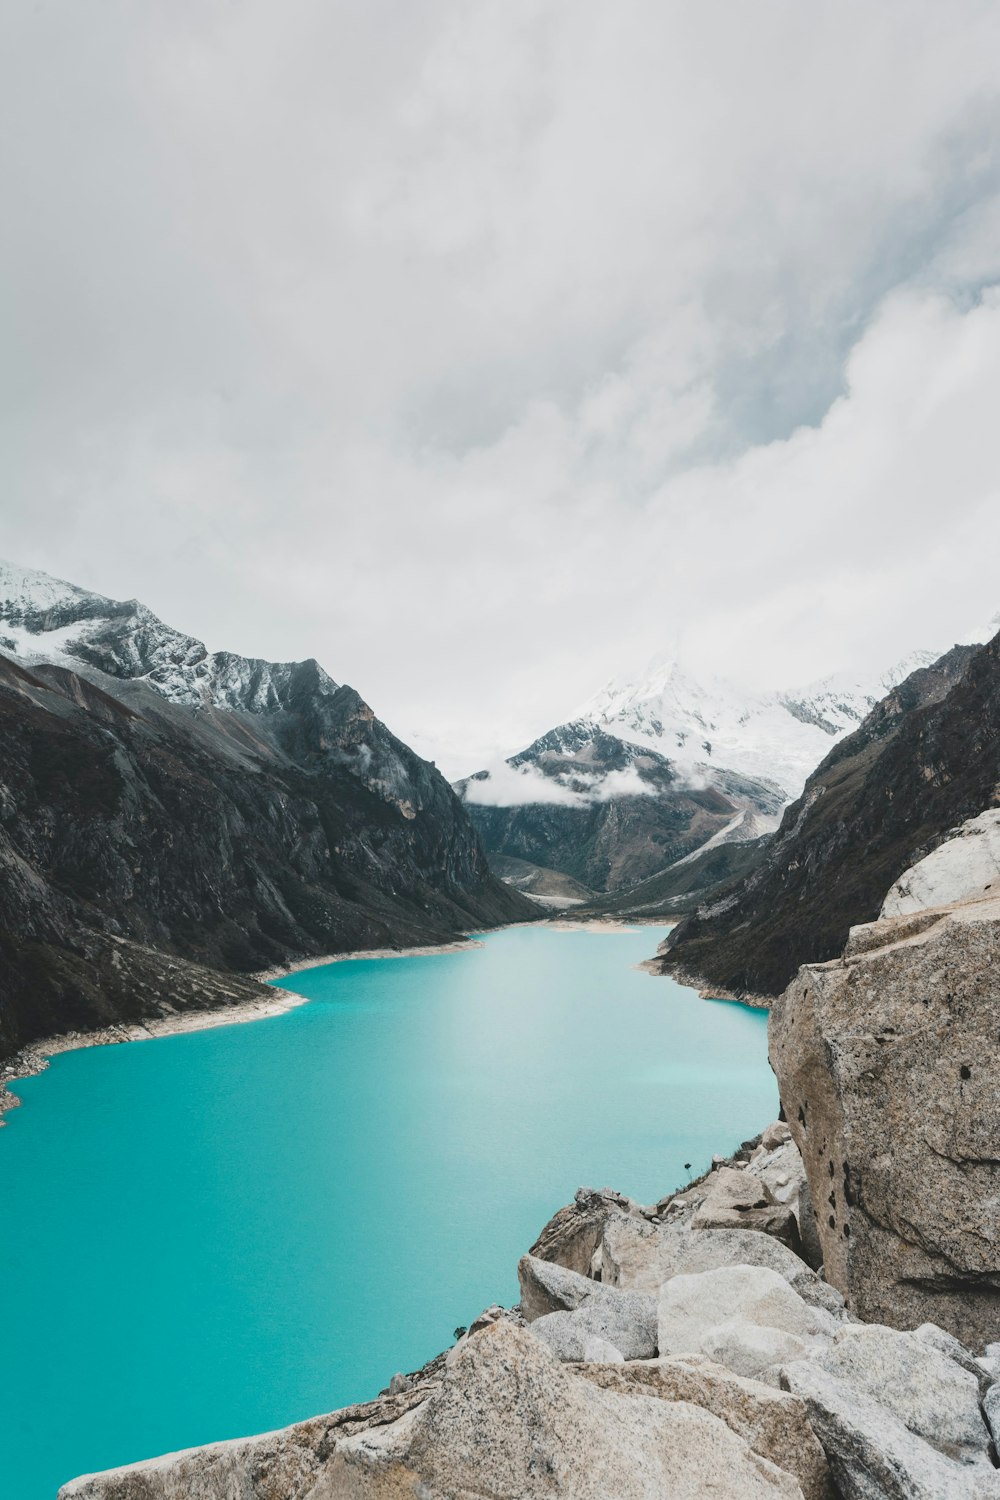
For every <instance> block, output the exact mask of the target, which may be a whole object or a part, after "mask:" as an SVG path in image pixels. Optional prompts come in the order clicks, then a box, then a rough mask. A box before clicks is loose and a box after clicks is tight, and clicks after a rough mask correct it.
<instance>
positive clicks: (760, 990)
mask: <svg viewBox="0 0 1000 1500" xmlns="http://www.w3.org/2000/svg"><path fill="white" fill-rule="evenodd" d="M998 801H1000V635H998V636H995V637H994V639H993V640H992V641H990V642H989V643H988V644H987V645H986V646H983V647H976V646H956V647H954V648H953V649H952V650H951V651H949V652H947V653H946V654H945V655H944V656H943V657H941V659H940V660H939V661H938V662H936V663H935V664H934V665H933V666H931V667H923V668H920V669H919V670H917V671H915V672H913V673H911V675H910V676H909V677H907V678H906V680H905V681H904V682H902V683H901V684H899V686H897V687H895V688H894V689H893V690H892V691H891V692H890V693H889V694H888V695H887V696H886V697H885V698H884V699H883V700H882V701H881V703H879V704H878V705H877V706H876V707H875V708H874V709H873V710H872V712H871V713H870V714H869V715H868V717H867V718H866V719H865V721H864V723H863V724H862V725H861V726H860V728H858V729H857V730H855V732H854V733H853V734H851V735H849V736H848V737H847V738H846V739H844V740H842V741H841V742H840V743H839V744H837V745H836V746H835V747H834V748H833V750H832V751H831V752H830V754H829V755H828V756H827V758H826V759H825V760H824V761H823V763H822V764H821V765H820V766H819V767H818V768H817V770H816V771H815V772H814V773H813V775H812V776H810V777H809V779H808V781H807V782H806V786H805V790H804V792H803V795H802V796H801V797H800V798H799V799H798V800H797V801H796V802H794V803H793V804H792V805H791V806H790V807H789V808H787V809H786V811H785V815H784V817H783V819H782V823H781V827H780V829H779V830H778V833H777V834H776V835H775V837H774V838H773V840H771V842H770V844H769V846H768V848H767V849H766V851H765V853H764V856H763V859H762V861H761V862H760V863H759V864H758V865H757V867H756V868H755V869H753V870H752V871H750V873H749V874H747V875H746V876H745V877H744V878H743V879H742V880H737V881H736V882H735V883H732V884H731V885H730V886H728V887H727V888H725V889H724V890H723V891H722V892H721V893H720V894H719V895H718V896H717V897H714V898H712V899H710V900H708V901H706V902H704V903H703V904H702V905H700V906H698V907H697V908H696V909H695V910H694V911H693V912H692V913H691V914H690V915H689V916H688V917H687V918H686V919H685V920H684V921H683V922H682V923H681V924H680V925H679V926H678V927H677V928H676V929H675V930H674V932H673V933H672V934H671V937H670V940H669V946H668V949H667V951H666V953H665V955H664V956H663V957H662V958H661V960H660V961H659V962H660V967H661V969H663V970H666V971H672V972H680V973H684V974H687V975H691V976H695V977H696V979H697V982H699V983H700V984H702V985H703V986H704V987H707V988H710V989H718V990H721V991H723V992H727V993H732V994H758V995H764V996H770V995H776V994H778V993H779V992H780V991H781V990H782V989H783V988H784V987H785V985H786V984H788V982H789V981H790V980H791V978H792V977H793V976H794V974H795V973H796V971H797V969H798V968H799V966H800V965H801V964H803V963H817V962H824V961H826V960H828V959H833V958H835V957H837V956H838V955H839V954H840V952H841V951H842V950H843V947H844V944H845V942H846V940H847V937H848V934H849V932H850V929H851V928H852V927H854V926H856V925H858V924H861V923H865V922H871V921H874V920H875V919H876V918H877V917H878V915H879V911H880V908H881V905H882V902H883V899H884V897H885V893H886V891H887V890H889V888H890V887H891V886H892V885H893V882H894V881H896V880H898V879H899V877H900V876H901V875H902V874H903V873H904V871H906V870H907V869H909V867H910V866H911V865H913V864H915V863H916V862H917V861H918V860H920V859H921V858H923V857H924V856H925V855H926V854H927V853H929V852H930V851H931V850H932V849H934V848H935V847H936V846H937V845H938V844H940V843H941V842H942V841H943V840H944V839H945V838H947V837H948V835H949V833H950V831H951V830H952V829H954V828H955V827H956V826H957V825H958V824H960V823H963V822H965V821H966V820H967V819H969V818H973V817H976V816H977V815H978V814H980V813H982V812H983V811H984V809H986V808H989V807H991V806H995V805H996V804H997V803H998Z"/></svg>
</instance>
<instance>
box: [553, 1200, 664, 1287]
mask: <svg viewBox="0 0 1000 1500" xmlns="http://www.w3.org/2000/svg"><path fill="white" fill-rule="evenodd" d="M638 1212H639V1208H638V1205H637V1204H635V1203H633V1201H632V1199H631V1198H626V1197H625V1196H624V1194H622V1193H616V1192H614V1191H613V1189H611V1188H601V1189H600V1190H598V1189H595V1188H580V1189H579V1190H578V1192H577V1194H576V1197H575V1198H574V1199H573V1202H572V1203H569V1204H567V1206H566V1207H565V1208H561V1209H560V1210H559V1212H558V1213H557V1214H553V1216H552V1218H551V1219H550V1220H549V1222H548V1223H547V1224H546V1226H545V1228H544V1229H543V1230H542V1232H541V1234H540V1235H539V1236H538V1238H537V1240H536V1241H535V1243H534V1244H533V1245H532V1247H531V1252H530V1253H531V1254H532V1255H533V1256H535V1258H536V1259H537V1260H550V1261H555V1262H556V1263H557V1264H558V1265H560V1266H565V1267H566V1268H567V1269H568V1270H570V1271H578V1272H579V1273H580V1275H581V1276H586V1275H587V1274H588V1272H589V1271H590V1266H591V1261H592V1260H593V1256H594V1251H595V1250H596V1249H597V1247H598V1245H599V1244H600V1243H601V1233H602V1231H603V1229H604V1224H605V1221H606V1220H607V1219H608V1218H609V1216H610V1215H611V1214H637V1213H638Z"/></svg>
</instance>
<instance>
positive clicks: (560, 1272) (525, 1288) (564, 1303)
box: [517, 1255, 601, 1323]
mask: <svg viewBox="0 0 1000 1500" xmlns="http://www.w3.org/2000/svg"><path fill="white" fill-rule="evenodd" d="M517 1279H518V1281H519V1282H520V1284H521V1315H522V1317H523V1318H524V1321H525V1322H526V1323H531V1322H533V1321H534V1320H535V1318H541V1317H543V1316H544V1315H545V1314H546V1313H551V1312H574V1311H575V1310H576V1308H578V1307H582V1306H583V1304H584V1303H585V1302H586V1301H588V1299H589V1298H591V1297H592V1296H593V1295H594V1293H595V1292H597V1291H600V1289H601V1283H600V1282H599V1281H591V1280H590V1278H589V1277H587V1276H581V1275H580V1273H579V1272H578V1271H568V1270H567V1269H566V1267H565V1266H560V1265H557V1264H556V1263H555V1262H554V1261H548V1260H539V1259H538V1258H537V1257H536V1256H534V1255H522V1256H521V1259H520V1261H519V1263H518V1267H517Z"/></svg>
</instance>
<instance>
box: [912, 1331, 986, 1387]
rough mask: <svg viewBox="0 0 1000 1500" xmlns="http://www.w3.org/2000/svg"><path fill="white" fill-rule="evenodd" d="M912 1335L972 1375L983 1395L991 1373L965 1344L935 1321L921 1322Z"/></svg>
mask: <svg viewBox="0 0 1000 1500" xmlns="http://www.w3.org/2000/svg"><path fill="white" fill-rule="evenodd" d="M913 1336H914V1338H918V1339H920V1340H921V1341H922V1342H923V1343H925V1344H929V1345H930V1346H931V1348H932V1349H936V1350H937V1351H938V1353H939V1354H946V1355H947V1356H948V1358H949V1359H953V1360H954V1361H955V1363H956V1364H957V1365H960V1366H961V1368H962V1369H963V1370H968V1372H969V1374H970V1375H974V1376H975V1377H976V1382H977V1384H978V1386H979V1394H980V1395H981V1396H983V1395H985V1394H986V1392H987V1391H988V1390H989V1388H990V1386H991V1385H992V1384H993V1377H992V1375H991V1374H990V1373H989V1371H987V1370H984V1369H983V1367H982V1365H981V1364H980V1363H979V1361H978V1359H976V1357H975V1355H974V1354H973V1353H972V1352H971V1350H969V1349H966V1347H965V1345H964V1344H960V1343H959V1341H958V1339H957V1338H955V1337H954V1335H953V1334H950V1333H946V1332H945V1330H944V1329H943V1328H939V1327H938V1326H937V1324H936V1323H921V1325H920V1327H919V1328H917V1329H915V1330H914V1334H913Z"/></svg>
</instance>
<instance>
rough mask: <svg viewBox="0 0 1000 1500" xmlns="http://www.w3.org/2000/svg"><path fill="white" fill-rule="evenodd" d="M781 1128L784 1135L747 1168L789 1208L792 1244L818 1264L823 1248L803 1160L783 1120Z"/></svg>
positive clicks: (812, 1264) (814, 1265)
mask: <svg viewBox="0 0 1000 1500" xmlns="http://www.w3.org/2000/svg"><path fill="white" fill-rule="evenodd" d="M771 1129H772V1130H774V1129H775V1127H774V1126H771ZM781 1129H782V1130H784V1131H785V1133H786V1139H785V1140H784V1141H782V1142H780V1143H778V1144H777V1145H775V1146H773V1147H771V1148H770V1149H769V1150H767V1151H765V1152H764V1153H763V1154H761V1155H759V1156H756V1157H754V1159H753V1160H752V1161H751V1162H750V1163H749V1165H748V1167H747V1171H748V1172H750V1173H751V1175H752V1176H755V1177H759V1178H760V1180H761V1181H762V1182H763V1184H764V1186H765V1187H766V1188H767V1189H768V1191H769V1193H770V1194H771V1197H772V1198H773V1199H774V1201H775V1203H780V1204H782V1205H783V1206H784V1207H785V1208H788V1209H790V1211H791V1213H792V1215H793V1217H794V1219H795V1228H796V1231H797V1243H796V1242H795V1241H792V1248H793V1249H794V1250H795V1251H796V1253H797V1254H799V1255H801V1256H802V1258H803V1260H805V1261H807V1262H808V1264H809V1265H810V1266H812V1267H814V1268H815V1267H816V1266H819V1265H822V1262H823V1250H822V1247H821V1245H820V1239H819V1230H818V1228H817V1226H816V1215H815V1213H814V1212H813V1202H812V1194H811V1192H810V1188H809V1181H808V1178H807V1177H806V1169H805V1163H804V1162H803V1160H802V1156H801V1154H800V1152H799V1148H798V1147H797V1146H796V1145H795V1142H794V1141H793V1140H791V1138H790V1136H791V1132H790V1131H789V1129H788V1126H787V1125H784V1124H783V1125H782V1126H781ZM761 1144H763V1139H762V1141H761Z"/></svg>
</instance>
